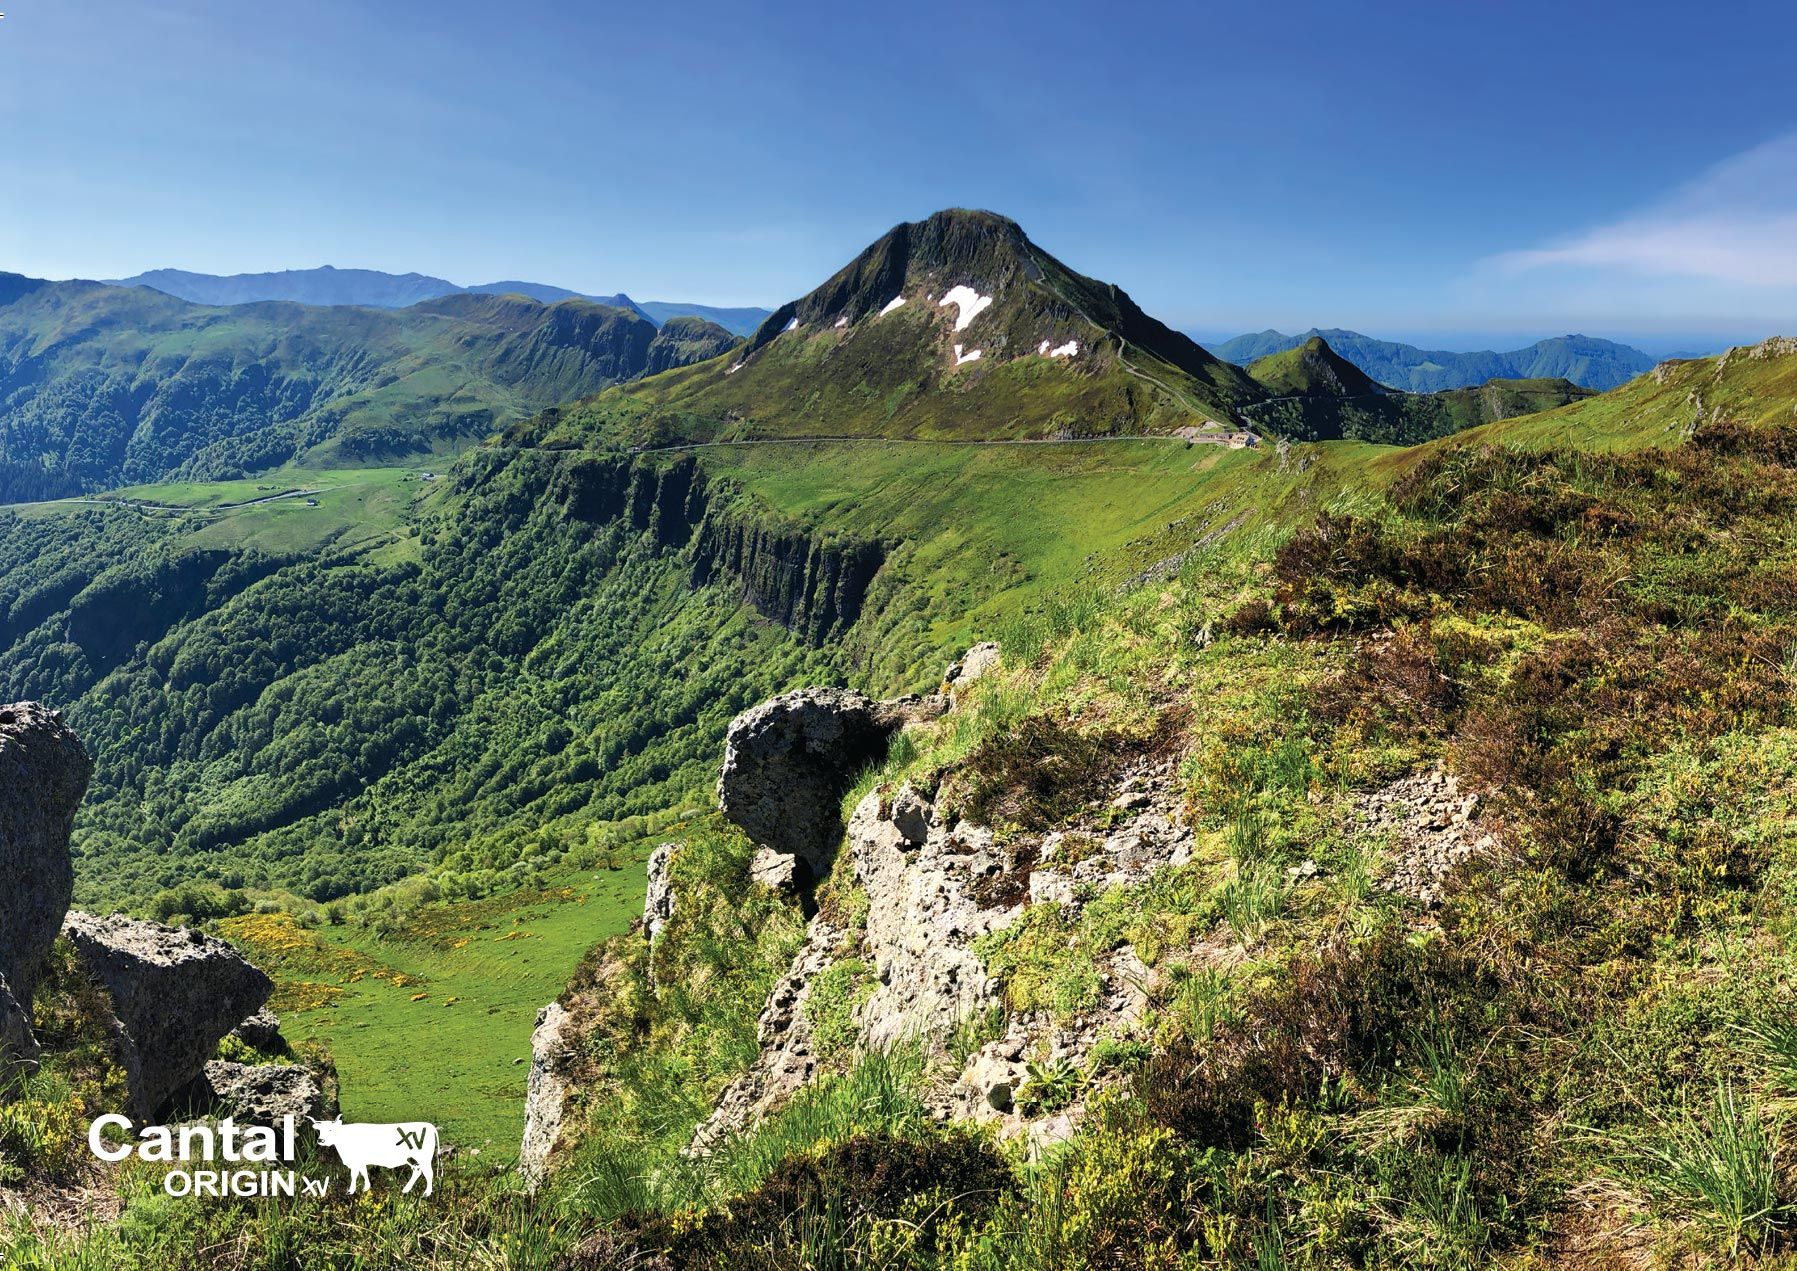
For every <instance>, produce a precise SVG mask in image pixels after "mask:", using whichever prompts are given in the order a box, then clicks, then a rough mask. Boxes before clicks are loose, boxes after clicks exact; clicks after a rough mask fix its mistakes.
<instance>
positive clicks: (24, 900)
mask: <svg viewBox="0 0 1797 1271" xmlns="http://www.w3.org/2000/svg"><path fill="white" fill-rule="evenodd" d="M93 770H94V765H93V761H92V760H91V759H89V758H88V757H87V752H86V751H85V750H83V749H82V748H81V742H80V741H79V740H77V739H76V737H75V734H74V733H72V732H70V731H69V729H68V728H67V727H66V726H65V725H64V724H63V722H62V716H61V715H60V714H59V713H58V712H55V711H51V710H46V709H45V708H44V707H42V706H39V705H38V704H37V703H36V702H15V703H13V704H12V705H10V706H0V975H4V976H5V977H6V981H7V983H8V984H9V985H11V986H12V996H13V998H14V999H15V1000H16V1001H17V1002H18V1004H19V1005H20V1006H21V1007H23V1008H24V1010H25V1012H26V1014H27V1015H29V1014H30V1011H31V998H32V994H33V993H34V992H35V991H36V989H37V977H38V973H39V971H40V970H41V969H42V967H43V963H44V956H45V955H46V954H47V953H49V951H50V946H51V944H52V943H54V942H55V940H56V932H57V930H58V929H59V928H60V927H61V926H62V917H63V915H64V914H66V913H67V912H68V911H69V898H70V897H71V896H72V895H73V894H74V889H75V870H74V866H73V864H72V863H71V862H70V859H69V827H70V825H72V824H73V822H74V819H75V807H76V805H77V804H79V803H80V802H81V796H82V795H83V794H85V793H87V779H88V777H89V776H90V775H92V773H93Z"/></svg>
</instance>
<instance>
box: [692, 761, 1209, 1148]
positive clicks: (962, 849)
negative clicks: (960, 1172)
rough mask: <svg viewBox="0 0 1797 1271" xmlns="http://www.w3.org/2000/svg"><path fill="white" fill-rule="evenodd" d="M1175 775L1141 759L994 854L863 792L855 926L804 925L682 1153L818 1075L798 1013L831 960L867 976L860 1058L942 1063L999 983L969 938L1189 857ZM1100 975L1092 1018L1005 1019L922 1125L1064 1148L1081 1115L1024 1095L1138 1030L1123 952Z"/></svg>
mask: <svg viewBox="0 0 1797 1271" xmlns="http://www.w3.org/2000/svg"><path fill="white" fill-rule="evenodd" d="M1174 773H1175V766H1174V764H1173V763H1172V762H1171V761H1166V760H1159V761H1156V760H1143V761H1141V762H1139V763H1137V764H1136V765H1135V766H1134V767H1133V768H1132V769H1131V770H1129V771H1126V772H1125V773H1124V774H1123V776H1122V779H1121V781H1120V784H1119V785H1118V786H1117V787H1116V788H1115V789H1114V790H1113V792H1112V794H1111V795H1110V796H1109V797H1108V798H1107V799H1105V800H1103V801H1100V802H1098V803H1096V804H1094V805H1093V806H1092V807H1090V808H1089V809H1087V811H1086V812H1085V813H1082V814H1081V815H1080V816H1078V817H1076V818H1074V819H1073V821H1071V822H1070V823H1069V824H1068V825H1067V826H1065V827H1064V828H1063V829H1061V830H1059V831H1056V832H1053V833H1050V834H1047V835H1041V836H1033V837H1029V838H1026V839H1023V840H1020V841H1015V842H1007V843H1006V844H1004V845H1000V844H999V843H997V842H996V841H995V839H994V836H993V834H992V832H991V831H990V830H989V829H987V828H985V827H983V826H978V825H973V824H970V823H968V822H965V821H953V822H950V821H945V819H944V818H942V817H941V816H939V815H938V812H937V808H936V806H935V801H934V799H933V798H932V797H931V795H930V793H929V792H928V791H926V790H921V789H918V788H916V787H913V786H911V785H909V784H905V785H901V786H899V787H898V788H897V789H896V790H890V789H886V790H875V791H873V792H871V793H869V794H868V795H867V796H866V797H865V798H863V799H862V800H861V801H860V802H859V803H858V804H856V806H855V809H854V812H853V813H852V814H851V815H850V818H849V824H848V832H847V845H846V850H847V851H848V852H849V854H850V855H849V859H850V862H851V863H852V865H853V867H854V877H855V881H856V882H858V883H859V884H860V886H861V888H862V890H863V891H864V892H865V894H866V897H867V911H866V919H865V926H864V927H863V929H861V930H860V931H858V932H856V931H843V930H841V929H839V928H837V927H835V926H832V925H831V924H830V923H829V922H827V921H826V920H825V919H824V918H823V917H822V916H820V917H818V918H815V919H813V921H812V923H811V926H810V928H809V929H808V931H807V934H806V939H805V943H804V945H803V946H802V947H801V948H800V950H799V952H798V954H797V955H796V956H795V957H794V959H793V962H792V966H791V968H790V969H789V970H788V972H787V974H786V975H785V976H784V977H782V979H781V980H780V982H779V983H778V984H777V985H776V986H775V988H774V991H773V993H772V994H770V995H769V998H768V1002H767V1005H766V1007H765V1008H764V1009H763V1011H762V1014H761V1019H760V1023H759V1030H758V1031H759V1038H760V1042H761V1053H760V1055H759V1057H758V1058H757V1059H756V1061H755V1062H754V1064H753V1065H751V1067H750V1069H749V1070H748V1071H747V1072H746V1073H745V1074H744V1075H743V1076H741V1077H739V1078H738V1079H737V1080H736V1081H735V1082H732V1083H731V1085H730V1086H729V1087H727V1088H726V1090H725V1092H724V1095H723V1096H722V1098H721V1099H720V1100H719V1102H718V1104H717V1106H716V1108H715V1110H714V1112H713V1114H712V1116H711V1117H710V1118H709V1119H708V1120H707V1121H706V1122H705V1123H704V1124H703V1125H702V1126H701V1127H700V1128H699V1130H698V1132H697V1134H696V1135H695V1136H694V1140H693V1150H694V1151H697V1152H704V1151H708V1150H710V1149H711V1148H712V1147H714V1146H715V1145H716V1144H717V1143H718V1142H720V1141H721V1140H722V1139H724V1138H726V1137H728V1136H729V1135H731V1134H734V1133H739V1132H741V1131H743V1130H745V1129H747V1128H749V1127H750V1126H752V1125H753V1124H754V1123H755V1122H756V1121H757V1120H759V1119H760V1118H762V1117H764V1116H766V1115H768V1114H769V1113H771V1112H774V1111H777V1110H778V1109H779V1108H780V1107H781V1106H783V1105H784V1104H785V1103H786V1102H787V1101H788V1100H790V1099H791V1098H792V1097H793V1095H794V1094H796V1093H797V1092H798V1091H799V1090H800V1089H801V1088H802V1087H803V1086H804V1085H805V1084H806V1083H807V1082H809V1081H811V1080H812V1079H813V1078H814V1077H815V1076H816V1075H817V1073H818V1070H819V1066H820V1062H821V1060H820V1057H819V1056H818V1055H817V1053H816V1050H815V1046H814V1045H813V1041H812V1032H811V1024H810V1021H809V1019H808V1017H807V1015H806V1012H805V1004H806V1002H807V1000H808V998H809V995H810V992H811V988H812V984H813V982H814V981H815V979H816V977H817V976H818V975H819V974H820V973H821V972H822V971H823V970H825V969H826V968H827V967H829V966H831V965H832V964H833V963H835V962H837V961H838V960H840V959H842V958H844V957H848V956H856V957H860V958H863V959H865V960H866V961H867V962H869V963H871V964H872V969H873V987H872V991H871V993H870V994H869V995H868V996H867V997H866V998H865V999H864V1000H863V1001H862V1003H861V1005H860V1006H859V1007H857V1008H856V1010H855V1013H854V1017H853V1018H854V1023H855V1046H856V1048H857V1049H858V1050H861V1051H868V1050H881V1049H889V1048H891V1047H892V1046H894V1045H897V1044H901V1043H908V1042H917V1043H919V1044H921V1045H923V1046H924V1047H925V1048H926V1049H930V1050H935V1051H937V1052H939V1053H940V1052H942V1051H944V1050H945V1049H946V1042H947V1041H948V1039H949V1038H950V1036H951V1035H953V1034H954V1032H955V1030H956V1029H957V1028H958V1027H960V1026H962V1025H964V1024H966V1023H967V1022H969V1021H970V1020H980V1019H984V1018H987V1017H989V1016H992V1015H994V1014H1002V1011H1001V1009H1000V1008H1002V1006H1003V1001H1004V985H1003V983H1002V982H1001V981H999V980H998V979H997V978H995V977H994V976H993V975H992V974H990V973H989V972H988V971H987V969H986V966H985V963H984V960H983V959H982V958H981V957H980V955H979V953H978V952H977V951H976V949H977V946H978V945H979V942H980V940H981V938H982V937H984V936H987V935H990V934H992V933H994V932H997V931H1000V930H1003V929H1004V928H1005V927H1007V926H1009V925H1010V924H1011V923H1012V922H1014V921H1015V920H1016V919H1017V917H1018V915H1019V914H1021V913H1022V912H1023V906H1024V905H1025V904H1026V903H1034V904H1059V905H1062V906H1064V907H1067V908H1070V909H1078V908H1080V907H1082V906H1084V905H1085V904H1086V903H1087V901H1088V900H1089V899H1090V898H1091V897H1093V896H1097V895H1099V894H1102V893H1103V892H1104V891H1106V890H1108V889H1111V888H1115V887H1126V886H1131V885H1134V884H1137V883H1141V882H1143V881H1145V880H1147V879H1148V878H1149V877H1150V876H1152V875H1153V874H1154V873H1156V872H1157V871H1159V870H1161V869H1164V868H1166V867H1168V866H1170V865H1176V864H1181V863H1184V862H1186V861H1188V860H1189V859H1190V858H1191V854H1192V847H1193V842H1194V836H1193V832H1192V830H1191V829H1190V827H1188V826H1187V825H1186V824H1185V821H1184V814H1183V810H1182V807H1181V800H1180V796H1179V792H1178V790H1177V788H1176V782H1175V777H1174ZM1218 956H1219V957H1220V958H1225V959H1226V958H1228V957H1230V956H1232V955H1231V954H1230V952H1229V951H1228V950H1220V951H1219V955H1218ZM1099 976H1100V984H1099V991H1098V993H1097V1001H1096V1004H1095V1005H1094V1006H1093V1007H1092V1008H1091V1009H1090V1010H1088V1011H1086V1012H1084V1013H1082V1014H1081V1015H1079V1016H1076V1017H1074V1018H1072V1019H1070V1020H1062V1021H1056V1020H1052V1019H1050V1018H1048V1017H1047V1016H1046V1015H1016V1014H1012V1015H1009V1016H1005V1017H1004V1019H1003V1027H1002V1030H1001V1033H1002V1035H1000V1036H998V1037H997V1038H995V1039H994V1040H992V1041H990V1042H987V1043H986V1044H985V1045H983V1046H982V1047H980V1048H979V1049H978V1050H976V1051H975V1052H974V1053H973V1054H972V1055H970V1056H968V1059H967V1063H966V1064H965V1065H963V1066H962V1067H960V1068H952V1067H951V1068H950V1069H949V1070H948V1071H946V1072H945V1073H942V1075H941V1076H940V1077H939V1078H938V1079H936V1080H935V1082H934V1084H933V1086H932V1088H931V1089H930V1090H928V1091H927V1092H926V1101H927V1103H928V1104H929V1106H930V1107H931V1109H932V1111H933V1112H934V1113H935V1114H936V1115H938V1116H941V1117H945V1118H946V1117H960V1118H971V1119H975V1120H986V1121H994V1122H996V1123H997V1128H998V1130H999V1133H1001V1134H1003V1135H1007V1136H1009V1135H1027V1136H1028V1137H1029V1138H1030V1139H1031V1140H1032V1141H1033V1142H1037V1143H1043V1142H1048V1141H1053V1140H1058V1139H1062V1138H1065V1137H1066V1136H1067V1135H1069V1134H1071V1133H1072V1131H1073V1128H1074V1127H1075V1125H1076V1124H1077V1121H1078V1118H1079V1115H1080V1112H1081V1107H1082V1106H1083V1105H1081V1104H1079V1103H1077V1102H1076V1103H1075V1104H1074V1105H1073V1106H1070V1107H1067V1108H1057V1109H1055V1110H1054V1111H1052V1112H1050V1111H1046V1110H1044V1109H1042V1108H1041V1107H1040V1106H1039V1105H1038V1103H1037V1102H1036V1101H1035V1100H1033V1099H1032V1098H1031V1097H1030V1092H1029V1089H1028V1082H1029V1081H1030V1080H1031V1079H1032V1078H1031V1077H1030V1064H1031V1063H1032V1062H1041V1063H1044V1064H1048V1065H1050V1066H1051V1067H1052V1066H1057V1065H1065V1066H1067V1067H1068V1070H1069V1071H1084V1065H1086V1063H1087V1060H1088V1056H1089V1055H1090V1053H1091V1051H1092V1048H1093V1047H1094V1046H1096V1045H1097V1044H1098V1042H1099V1041H1100V1039H1102V1038H1113V1039H1115V1038H1121V1037H1125V1036H1129V1035H1130V1034H1131V1033H1132V1031H1133V1030H1136V1029H1137V1028H1138V1027H1139V1026H1140V1025H1141V1023H1142V1020H1143V1018H1144V1015H1145V1011H1146V1007H1147V1002H1148V995H1149V987H1148V986H1149V983H1150V981H1151V979H1152V976H1151V973H1150V971H1149V968H1147V967H1146V966H1144V965H1143V963H1142V961H1141V959H1140V958H1138V957H1137V956H1136V953H1135V951H1134V950H1133V949H1132V948H1130V947H1129V946H1128V945H1124V946H1121V947H1119V948H1117V949H1114V950H1110V951H1108V952H1107V953H1106V954H1105V955H1104V957H1103V959H1102V960H1101V965H1100V970H1099ZM938 1071H940V1070H938Z"/></svg>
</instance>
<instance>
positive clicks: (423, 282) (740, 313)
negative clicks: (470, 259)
mask: <svg viewBox="0 0 1797 1271" xmlns="http://www.w3.org/2000/svg"><path fill="white" fill-rule="evenodd" d="M108 281H109V282H110V283H111V284H112V285H113V286H117V287H153V288H155V289H156V290H157V291H160V292H163V293H164V294H166V295H170V296H174V297H175V298H176V299H177V300H187V301H190V302H192V303H194V304H202V305H242V304H256V303H259V302H261V301H266V300H291V301H295V302H297V303H299V304H307V305H369V306H372V307H373V308H376V309H404V308H407V307H408V306H410V305H415V304H418V303H419V302H420V301H424V300H435V299H436V298H437V297H439V296H452V295H458V294H473V295H480V296H528V297H530V298H531V299H532V300H536V301H539V302H541V303H543V304H546V305H552V304H555V303H556V302H557V301H561V300H591V301H592V302H594V303H595V304H602V305H610V306H612V307H613V308H617V309H631V310H634V311H635V312H637V313H639V314H641V315H642V316H643V317H645V318H647V319H649V321H651V322H653V323H654V324H655V325H656V326H660V325H661V324H662V323H664V322H666V321H667V320H668V319H669V318H673V317H681V316H692V317H699V318H704V319H706V320H707V321H710V322H715V323H717V324H718V325H719V326H721V327H723V328H724V329H725V330H726V331H728V332H730V333H731V334H732V335H742V336H746V335H751V334H753V333H754V331H755V328H756V327H758V326H760V325H761V323H762V320H763V319H765V318H766V317H767V315H768V313H769V312H770V311H769V310H767V309H758V308H754V307H743V308H734V309H731V308H718V307H715V306H713V305H702V304H689V303H688V302H686V301H684V300H646V301H644V302H642V303H641V304H639V303H637V302H636V301H634V300H632V299H631V298H630V297H629V296H627V295H625V294H623V293H622V292H619V293H618V294H616V295H611V296H597V295H590V294H588V293H586V292H583V291H571V290H569V289H568V288H567V287H557V286H555V285H554V284H553V283H546V282H524V281H521V280H519V279H503V280H501V281H499V282H483V283H476V284H475V285H473V286H471V287H463V286H458V285H457V284H456V283H453V282H450V281H449V280H448V279H446V278H435V277H432V276H431V275H429V274H389V273H383V272H382V271H381V270H378V269H337V268H335V267H333V266H331V265H321V266H319V267H318V268H317V269H281V270H276V271H274V272H272V273H263V274H223V275H221V274H198V273H193V272H191V271H190V270H186V269H152V270H150V271H149V272H148V273H142V274H137V275H135V276H133V277H130V278H114V279H109V280H108Z"/></svg>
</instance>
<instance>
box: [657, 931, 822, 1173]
mask: <svg viewBox="0 0 1797 1271" xmlns="http://www.w3.org/2000/svg"><path fill="white" fill-rule="evenodd" d="M844 934H845V933H844V932H843V931H842V930H841V929H840V928H838V927H835V926H833V925H831V923H830V922H829V920H828V919H826V918H824V917H823V916H822V915H821V914H820V915H818V916H817V917H814V918H813V919H812V920H811V925H810V926H809V927H807V928H806V930H805V943H804V944H803V945H801V946H800V947H799V951H798V953H796V954H794V955H793V960H792V966H791V968H790V969H788V971H787V972H786V974H785V975H783V976H781V977H780V980H779V982H778V983H776V984H775V985H774V988H773V991H772V992H771V993H769V994H768V998H767V1004H766V1005H765V1006H763V1007H762V1008H761V1017H760V1018H759V1019H758V1020H757V1021H756V1027H755V1033H756V1039H757V1040H758V1041H759V1042H760V1043H761V1053H760V1055H758V1056H757V1057H756V1059H755V1062H754V1063H752V1064H751V1065H750V1066H749V1070H748V1071H747V1072H745V1073H743V1074H741V1075H740V1076H738V1077H737V1078H736V1079H735V1080H734V1081H732V1082H731V1083H730V1084H729V1085H728V1086H726V1087H724V1092H723V1094H721V1095H719V1096H718V1102H717V1107H716V1108H714V1109H713V1110H712V1114H711V1116H709V1117H708V1118H706V1119H705V1120H704V1121H703V1122H701V1123H700V1125H699V1128H698V1129H697V1130H695V1131H694V1132H693V1139H692V1142H691V1143H690V1144H689V1145H688V1146H687V1153H688V1154H689V1155H692V1156H703V1155H705V1154H706V1153H708V1152H710V1151H712V1150H713V1149H715V1148H716V1147H717V1146H718V1145H719V1144H721V1143H723V1142H724V1141H725V1140H726V1139H728V1138H729V1137H730V1136H731V1135H734V1134H740V1133H741V1132H742V1131H744V1130H746V1129H748V1128H749V1127H750V1126H752V1125H754V1124H756V1123H757V1122H758V1121H760V1120H761V1118H763V1117H765V1116H767V1115H768V1114H769V1113H771V1112H775V1111H778V1110H779V1109H780V1108H782V1107H784V1106H785V1105H786V1103H787V1101H788V1100H790V1099H791V1098H792V1097H793V1095H795V1094H797V1093H798V1092H799V1091H800V1090H801V1089H803V1088H804V1086H805V1084H806V1083H807V1082H809V1081H810V1080H811V1079H812V1078H813V1077H814V1076H816V1075H817V1069H818V1055H817V1051H816V1049H815V1046H814V1042H813V1038H812V1032H811V1017H810V1016H809V1015H807V1014H806V1012H805V1003H806V1001H807V1000H808V999H809V998H810V996H811V985H812V981H813V980H815V979H816V978H817V975H818V973H819V972H820V971H822V970H823V969H824V968H825V967H827V966H829V965H830V964H831V963H832V962H833V961H835V960H836V958H837V957H838V956H839V955H840V954H841V952H842V943H843V937H844Z"/></svg>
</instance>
